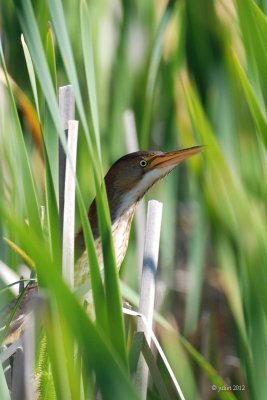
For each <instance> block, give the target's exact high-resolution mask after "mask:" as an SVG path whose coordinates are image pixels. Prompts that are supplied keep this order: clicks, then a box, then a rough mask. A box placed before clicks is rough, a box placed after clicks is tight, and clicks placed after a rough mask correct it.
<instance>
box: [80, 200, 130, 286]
mask: <svg viewBox="0 0 267 400" xmlns="http://www.w3.org/2000/svg"><path fill="white" fill-rule="evenodd" d="M135 208H136V205H133V206H131V207H129V208H128V209H127V210H125V211H124V212H122V213H121V215H119V216H118V217H117V218H116V219H115V220H114V221H113V223H112V238H113V243H114V250H115V257H116V265H117V268H118V269H119V268H120V266H121V264H122V261H123V259H124V257H125V254H126V251H127V247H128V242H129V236H130V230H131V224H132V219H133V216H134V212H135ZM95 248H96V253H97V258H98V262H99V266H100V269H103V267H104V265H103V253H102V243H101V238H100V237H98V238H96V239H95ZM88 279H89V268H88V258H87V250H85V251H84V252H83V254H82V255H81V257H80V258H79V259H78V261H77V263H76V265H75V286H76V287H79V286H80V285H81V284H83V283H85V282H86V281H87V280H88Z"/></svg>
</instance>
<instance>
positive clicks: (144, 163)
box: [140, 160, 147, 168]
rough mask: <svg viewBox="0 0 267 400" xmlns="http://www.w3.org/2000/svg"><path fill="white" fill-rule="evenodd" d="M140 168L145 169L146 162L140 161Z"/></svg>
mask: <svg viewBox="0 0 267 400" xmlns="http://www.w3.org/2000/svg"><path fill="white" fill-rule="evenodd" d="M140 166H141V167H142V168H144V167H146V166H147V162H146V160H141V161H140Z"/></svg>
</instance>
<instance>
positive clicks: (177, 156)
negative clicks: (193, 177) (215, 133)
mask: <svg viewBox="0 0 267 400" xmlns="http://www.w3.org/2000/svg"><path fill="white" fill-rule="evenodd" d="M205 147H206V146H195V147H190V148H188V149H183V150H177V151H171V152H169V153H163V154H160V155H158V156H154V157H153V158H152V159H151V160H150V163H149V168H164V167H171V166H176V165H178V164H180V163H181V162H182V161H183V160H185V159H186V158H189V157H192V156H194V155H195V154H199V153H201V152H202V151H203V150H204V149H205Z"/></svg>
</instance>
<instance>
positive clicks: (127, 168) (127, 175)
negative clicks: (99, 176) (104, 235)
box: [105, 146, 204, 218]
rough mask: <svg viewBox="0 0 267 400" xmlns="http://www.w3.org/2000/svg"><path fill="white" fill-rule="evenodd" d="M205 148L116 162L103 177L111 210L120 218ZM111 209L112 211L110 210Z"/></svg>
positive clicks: (129, 156)
mask: <svg viewBox="0 0 267 400" xmlns="http://www.w3.org/2000/svg"><path fill="white" fill-rule="evenodd" d="M203 149H204V146H195V147H191V148H188V149H183V150H177V151H172V152H168V153H163V152H160V151H137V152H135V153H131V154H127V155H126V156H124V157H122V158H120V159H119V160H118V161H116V162H115V163H114V164H113V165H112V167H111V168H110V170H109V171H108V173H107V175H106V177H105V183H106V188H107V194H108V199H109V204H110V208H111V211H112V208H113V209H116V215H113V216H112V217H115V218H116V217H117V216H118V213H119V214H121V213H122V212H124V210H126V209H128V208H129V207H131V206H132V205H134V204H136V203H137V202H138V201H139V200H140V199H141V198H142V197H143V196H144V195H145V193H146V192H147V191H148V190H149V188H150V187H151V186H153V185H154V183H155V182H157V181H158V180H159V179H162V178H163V177H164V176H166V175H167V174H169V173H170V172H171V171H172V170H173V169H174V168H175V167H176V166H177V165H179V164H180V163H181V162H182V161H183V160H185V159H187V158H189V157H191V156H193V155H195V154H198V153H200V152H202V151H203ZM112 205H114V206H115V207H112Z"/></svg>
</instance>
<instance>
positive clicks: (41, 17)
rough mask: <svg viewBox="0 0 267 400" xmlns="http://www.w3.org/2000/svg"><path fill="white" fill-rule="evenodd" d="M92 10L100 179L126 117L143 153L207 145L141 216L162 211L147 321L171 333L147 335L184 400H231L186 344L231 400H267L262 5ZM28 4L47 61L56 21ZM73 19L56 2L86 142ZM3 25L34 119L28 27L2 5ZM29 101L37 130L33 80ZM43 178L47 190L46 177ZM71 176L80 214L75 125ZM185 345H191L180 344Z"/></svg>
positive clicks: (29, 117) (10, 155)
mask: <svg viewBox="0 0 267 400" xmlns="http://www.w3.org/2000/svg"><path fill="white" fill-rule="evenodd" d="M15 3H19V2H15ZM50 3H52V2H50ZM88 3H89V14H90V21H91V25H90V27H91V34H92V43H93V52H94V66H95V77H96V82H95V83H96V95H97V102H98V114H99V124H100V139H101V155H102V163H103V170H104V172H106V171H107V170H108V168H109V167H110V166H111V164H112V163H113V162H114V161H115V160H116V159H117V158H119V157H120V156H122V155H124V154H125V153H127V147H126V140H125V126H124V123H123V116H124V113H125V111H126V110H129V109H130V110H132V111H133V113H134V116H135V123H136V128H137V134H138V143H139V147H140V149H142V150H145V149H151V150H162V151H168V150H174V149H177V148H183V147H189V146H194V145H196V144H205V145H207V149H206V151H205V153H203V155H200V156H198V157H195V158H194V159H192V160H189V161H187V162H186V163H184V164H182V165H181V166H180V167H179V168H178V169H177V170H176V171H175V172H174V173H172V174H171V175H170V176H168V177H167V178H166V179H165V180H164V181H162V182H160V183H158V184H157V185H156V186H155V188H153V189H152V190H151V191H150V192H149V194H148V195H147V196H146V202H147V200H149V199H150V198H154V199H157V200H159V201H162V202H163V204H164V208H163V221H162V235H161V247H160V262H159V277H158V295H157V304H156V307H157V309H158V311H159V312H160V313H161V315H162V316H163V317H164V318H165V319H166V320H168V321H169V322H170V323H171V324H172V326H173V328H174V331H172V333H170V332H167V331H165V330H164V329H163V328H162V327H160V326H159V327H156V332H158V335H159V337H160V340H161V342H162V345H163V347H164V349H165V351H166V354H167V356H168V357H169V358H170V362H171V364H172V366H173V368H174V370H175V373H176V375H177V377H178V379H179V382H180V384H181V386H182V388H183V390H184V393H185V396H186V398H188V399H195V398H201V399H214V398H217V397H223V396H225V395H226V396H227V394H226V393H222V392H220V393H218V391H212V390H211V385H212V383H211V381H210V379H211V380H212V378H211V375H212V373H211V372H210V371H209V370H208V367H207V366H206V367H205V363H204V360H203V359H201V360H200V359H198V357H197V356H196V355H194V353H193V351H192V349H191V351H190V349H188V346H187V345H186V343H188V342H190V343H191V344H192V345H193V347H194V348H195V349H197V350H198V352H199V353H200V354H201V355H202V356H203V357H204V358H205V360H206V361H207V362H209V363H210V364H211V365H212V366H213V367H214V368H215V370H216V371H217V372H216V374H218V375H220V376H221V377H222V378H223V379H224V381H225V382H226V384H228V385H229V386H230V385H231V387H232V392H231V393H232V395H233V396H236V398H238V399H249V398H251V399H264V398H265V396H266V392H267V379H266V378H267V324H266V322H267V320H266V312H267V306H266V305H267V269H266V268H267V216H266V198H267V191H266V188H265V184H266V171H267V169H266V166H267V163H266V161H267V160H266V145H267V119H266V96H267V90H266V85H267V47H266V43H267V19H266V15H265V10H267V1H264V0H262V1H252V0H236V1H234V0H202V1H197V0H184V1H183V0H179V1H178V0H177V1H169V2H167V1H164V0H157V1H156V0H155V1H152V0H146V1H142V0H132V1H128V0H121V1H119V0H109V1H105V0H98V1H90V2H88ZM32 4H33V8H34V13H35V16H36V20H37V24H38V28H39V31H40V34H41V38H42V42H43V45H44V47H45V48H47V43H48V42H47V40H48V39H47V35H48V33H47V32H48V30H49V29H52V32H53V35H54V33H55V29H54V28H53V24H54V22H53V23H52V25H51V24H50V21H51V20H53V16H52V15H51V7H49V5H48V4H47V3H46V2H45V1H41V0H40V1H39V0H35V1H32ZM79 5H80V2H79V1H78V0H75V1H73V0H64V1H63V7H64V14H65V18H66V24H67V30H68V36H69V39H70V42H71V45H72V50H73V54H74V60H75V64H76V69H77V73H78V79H79V85H80V90H81V95H82V101H83V106H84V110H85V113H86V119H87V123H88V126H89V128H90V131H92V130H94V123H93V121H92V115H91V111H90V103H89V100H88V93H87V86H86V78H85V67H84V51H83V48H82V44H81V32H80V7H79ZM18 10H19V7H18ZM0 12H1V14H0V35H1V41H2V46H3V50H4V55H5V60H6V64H7V69H8V72H9V74H10V76H11V77H12V79H13V80H14V82H15V83H16V85H18V87H19V88H20V90H21V92H22V94H23V95H24V96H27V99H28V100H27V101H29V102H30V104H32V105H33V104H34V97H33V92H32V90H31V86H30V82H29V76H28V72H27V67H26V63H25V58H24V55H23V50H22V46H21V41H20V34H21V31H22V27H21V25H20V22H21V21H23V17H20V22H19V18H18V15H23V13H21V14H20V13H19V11H17V9H16V6H15V5H14V3H13V2H12V1H8V2H7V1H4V0H1V2H0ZM22 26H23V23H22ZM51 26H52V28H51ZM26 41H27V37H26ZM54 41H55V55H56V80H57V86H62V85H66V84H68V83H69V82H70V79H69V76H68V74H67V73H66V65H65V63H64V61H66V60H64V56H63V57H62V51H60V49H59V46H58V38H57V37H55V36H54ZM67 62H68V60H67ZM50 71H51V70H50ZM51 74H52V73H51ZM37 75H38V74H37ZM54 78H55V76H54ZM4 82H5V80H4V78H3V76H2V72H1V84H0V85H1V86H0V88H1V94H0V155H1V159H0V166H1V179H2V183H1V186H0V187H1V190H2V192H1V194H0V195H1V196H3V202H5V201H6V200H7V198H8V194H7V192H8V193H9V195H10V196H11V198H12V200H11V201H10V209H11V211H12V209H13V210H15V212H16V214H17V215H19V216H20V217H21V220H23V218H26V216H27V215H26V214H27V213H26V212H25V204H24V202H23V200H22V199H21V198H20V185H23V182H22V180H20V179H19V173H20V171H19V170H18V169H17V167H16V154H17V153H16V151H18V149H17V148H16V144H15V143H14V142H15V138H14V137H13V138H12V134H9V133H8V132H11V131H12V126H13V121H12V117H11V116H10V117H9V114H10V107H9V105H8V101H7V96H6V89H5V83H4ZM54 82H55V79H54ZM18 87H17V88H16V90H14V95H15V99H16V104H17V109H18V112H19V117H20V121H21V124H22V128H23V138H24V141H25V144H26V150H27V154H28V157H29V160H30V169H31V171H32V174H33V177H34V184H35V187H36V189H37V194H38V204H39V205H42V204H45V203H46V196H45V173H44V157H43V152H42V147H41V145H40V142H41V141H40V130H39V128H38V117H37V115H36V111H35V106H33V108H30V106H29V104H28V103H27V101H26V100H25V98H24V97H23V96H22V94H21V92H20V91H19V89H18ZM37 89H38V96H39V104H40V113H41V120H42V121H44V120H45V118H47V114H49V112H47V109H46V106H45V95H44V94H43V89H42V85H41V83H40V76H38V79H37ZM77 119H79V114H78V112H77ZM36 121H37V124H36ZM52 125H53V124H52ZM52 125H51V126H52ZM55 168H56V167H55ZM52 175H53V176H56V173H55V171H53V170H52ZM77 176H78V180H79V182H80V186H81V191H82V196H83V199H84V202H85V204H86V206H89V204H90V202H91V201H92V199H93V197H94V190H95V189H94V183H93V173H92V162H91V159H90V152H89V150H88V146H87V139H86V135H85V132H84V126H82V124H80V130H79V144H78V166H77ZM14 182H16V185H15V184H14ZM15 186H16V187H15ZM78 214H79V213H77V223H76V225H77V228H78V227H79V225H80V217H79V215H78ZM135 231H136V229H135V227H134V229H133V230H132V234H131V241H130V245H129V249H128V253H127V256H126V259H125V261H124V264H123V267H122V270H121V273H120V275H121V278H122V280H123V281H125V282H126V283H127V284H128V285H129V286H130V287H131V288H133V289H134V290H136V291H138V273H139V272H138V271H139V267H138V265H139V264H140V257H138V255H137V245H136V236H135ZM0 233H1V236H3V235H4V236H8V237H11V239H12V240H14V241H15V242H16V243H18V242H20V240H19V238H17V235H16V231H15V229H14V230H13V231H12V230H10V227H8V226H7V225H6V223H5V221H4V220H3V222H2V225H0ZM0 257H1V260H2V261H3V262H5V263H6V264H8V265H9V266H10V267H11V268H13V269H15V270H18V267H19V265H20V263H21V259H20V258H19V256H17V255H16V254H14V251H11V250H10V249H9V248H8V247H7V245H6V244H5V243H4V242H3V241H2V239H0ZM8 299H9V297H8ZM180 333H181V334H182V335H183V337H185V338H186V339H187V340H188V342H184V343H183V342H181V341H180V338H179V335H180ZM185 347H186V348H187V350H185ZM188 350H189V351H188ZM163 375H164V374H163ZM165 379H166V380H167V382H168V378H167V377H165ZM228 393H229V392H228ZM153 396H154V394H153V389H151V398H153V399H154V398H157V397H153ZM155 396H156V395H155ZM225 398H227V397H225ZM229 398H230V397H229ZM231 398H233V397H231Z"/></svg>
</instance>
